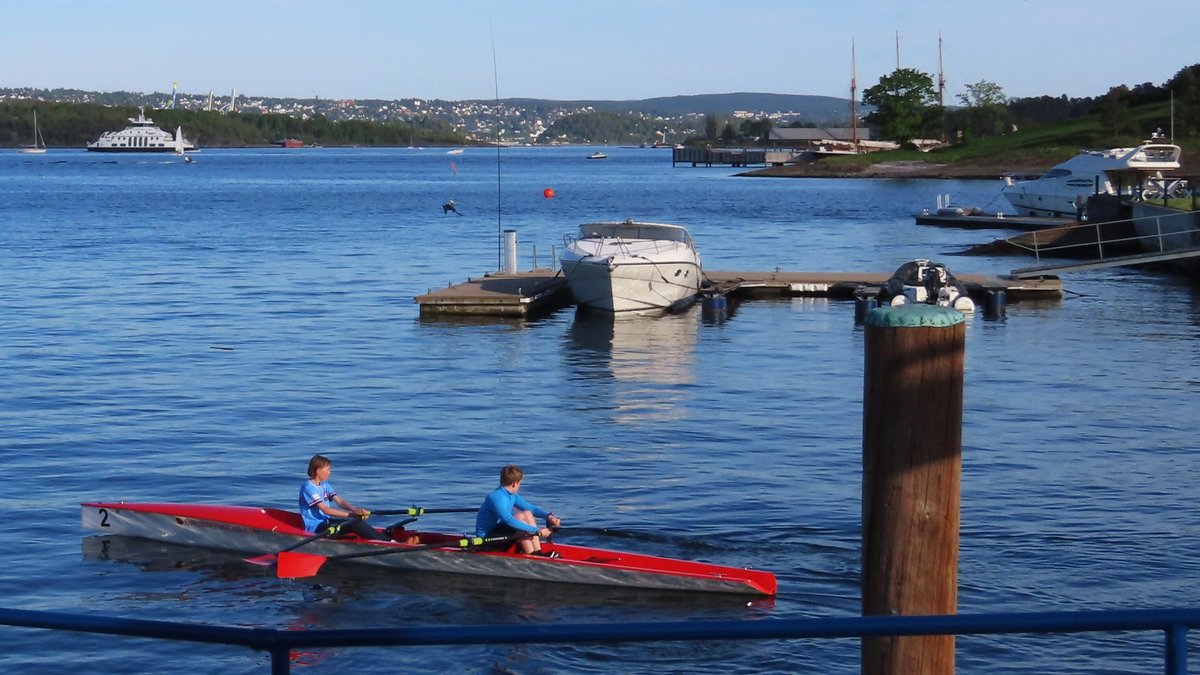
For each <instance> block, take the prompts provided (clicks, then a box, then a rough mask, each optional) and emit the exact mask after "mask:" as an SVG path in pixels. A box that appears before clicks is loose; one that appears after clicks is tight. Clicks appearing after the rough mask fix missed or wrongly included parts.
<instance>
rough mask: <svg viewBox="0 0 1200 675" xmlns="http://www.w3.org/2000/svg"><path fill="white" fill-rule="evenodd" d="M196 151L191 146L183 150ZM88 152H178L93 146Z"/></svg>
mask: <svg viewBox="0 0 1200 675" xmlns="http://www.w3.org/2000/svg"><path fill="white" fill-rule="evenodd" d="M195 149H196V148H195V147H194V146H191V145H189V146H187V147H185V148H184V149H183V151H184V152H192V151H194V150H195ZM87 150H88V152H121V153H138V154H144V153H147V152H156V153H163V152H176V150H175V148H160V147H148V148H119V147H108V146H93V145H89V146H87Z"/></svg>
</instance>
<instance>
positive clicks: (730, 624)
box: [0, 608, 1200, 675]
mask: <svg viewBox="0 0 1200 675" xmlns="http://www.w3.org/2000/svg"><path fill="white" fill-rule="evenodd" d="M0 625H7V626H17V627H22V628H45V629H50V630H62V631H74V632H83V633H99V634H106V635H124V636H130V637H143V638H157V639H163V640H181V641H187V642H203V643H209V644H223V645H230V646H241V647H249V648H250V649H254V650H258V651H265V652H268V653H270V655H271V672H272V673H287V672H290V670H291V662H290V660H289V653H290V651H291V650H292V649H300V648H320V647H327V648H328V647H402V646H404V647H413V646H431V645H471V644H531V643H536V644H553V643H564V642H571V643H585V642H592V643H596V642H666V641H688V640H785V639H786V640H795V639H812V638H862V637H878V636H911V635H988V634H991V635H995V634H1012V633H1095V632H1126V631H1163V633H1164V636H1165V644H1164V649H1163V662H1164V671H1163V672H1165V673H1167V674H1168V675H1185V674H1186V673H1187V633H1188V629H1190V628H1196V627H1200V609H1142V610H1109V611H1089V612H1039V613H1008V614H952V615H945V616H850V617H830V618H816V619H764V620H760V621H673V622H662V623H657V622H656V623H620V624H597V623H586V624H541V625H528V624H522V625H510V626H494V625H488V626H426V627H415V628H366V629H363V628H354V629H335V630H334V629H330V630H304V631H296V630H277V629H273V628H231V627H224V626H207V625H201V624H189V623H176V622H169V621H147V620H143V619H126V618H121V617H111V616H90V615H82V614H66V613H59V612H35V611H28V610H18V609H5V608H0Z"/></svg>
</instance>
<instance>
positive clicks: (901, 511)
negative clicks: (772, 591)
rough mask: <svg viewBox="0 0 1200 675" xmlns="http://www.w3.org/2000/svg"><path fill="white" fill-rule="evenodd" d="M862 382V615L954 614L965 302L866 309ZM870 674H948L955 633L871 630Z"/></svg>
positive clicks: (867, 640) (865, 666)
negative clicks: (898, 634) (900, 633)
mask: <svg viewBox="0 0 1200 675" xmlns="http://www.w3.org/2000/svg"><path fill="white" fill-rule="evenodd" d="M866 323H867V326H866V358H865V364H864V378H863V379H864V384H863V485H862V519H863V523H862V613H863V615H864V616H870V615H880V616H894V615H921V614H954V613H955V611H956V609H957V604H958V530H959V517H960V515H959V514H960V509H959V501H960V496H961V494H962V486H961V483H962V411H963V362H964V356H963V355H964V351H965V350H964V344H965V341H966V324H965V320H964V318H963V315H962V313H961V312H959V311H958V310H954V309H949V308H946V307H936V306H932V305H925V304H912V305H901V306H900V307H893V308H883V309H873V310H871V312H870V313H869V314H868V315H867V322H866ZM861 669H862V672H863V673H864V675H902V674H907V673H922V674H923V675H950V674H952V673H953V672H954V636H953V635H924V636H907V637H896V636H888V637H884V636H877V637H864V638H863V639H862V665H861Z"/></svg>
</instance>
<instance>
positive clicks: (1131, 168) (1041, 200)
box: [1001, 140, 1180, 218]
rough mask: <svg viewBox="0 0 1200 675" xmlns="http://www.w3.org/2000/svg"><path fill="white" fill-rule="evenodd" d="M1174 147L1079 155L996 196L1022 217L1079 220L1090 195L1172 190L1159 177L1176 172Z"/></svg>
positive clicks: (1154, 144)
mask: <svg viewBox="0 0 1200 675" xmlns="http://www.w3.org/2000/svg"><path fill="white" fill-rule="evenodd" d="M1179 155H1180V149H1179V146H1178V145H1172V144H1169V143H1157V142H1154V141H1153V140H1151V141H1147V142H1145V143H1143V144H1142V145H1139V146H1137V147H1135V148H1111V149H1108V150H1084V151H1082V152H1080V153H1079V154H1078V155H1076V156H1075V157H1072V158H1071V159H1069V160H1067V161H1065V162H1063V163H1062V164H1059V165H1058V166H1055V167H1054V168H1053V169H1050V170H1049V171H1047V172H1046V173H1045V174H1043V175H1042V176H1040V177H1038V178H1036V179H1034V180H1024V181H1017V180H1013V179H1012V178H1006V179H1005V186H1004V188H1003V189H1002V190H1001V191H1002V192H1003V193H1004V196H1005V198H1007V199H1008V201H1009V203H1010V204H1012V206H1013V208H1014V209H1016V211H1017V213H1018V214H1020V215H1022V216H1036V217H1050V218H1078V217H1080V216H1081V215H1083V210H1084V207H1085V206H1086V204H1087V198H1088V197H1089V196H1090V195H1093V194H1109V195H1116V194H1120V193H1126V194H1140V193H1142V192H1143V191H1146V190H1149V191H1154V190H1156V189H1157V190H1164V189H1174V186H1175V185H1176V184H1177V183H1175V184H1173V183H1172V182H1171V181H1169V180H1167V181H1164V179H1163V176H1162V172H1163V171H1172V170H1175V169H1178V168H1179Z"/></svg>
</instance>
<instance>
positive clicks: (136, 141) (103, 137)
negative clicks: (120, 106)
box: [87, 108, 196, 154]
mask: <svg viewBox="0 0 1200 675" xmlns="http://www.w3.org/2000/svg"><path fill="white" fill-rule="evenodd" d="M129 122H130V126H127V127H125V128H124V129H122V130H120V131H106V132H104V133H102V134H100V138H98V139H96V140H95V141H93V142H91V143H88V145H87V149H88V150H90V151H92V152H174V153H176V154H183V153H184V152H187V151H190V150H195V149H196V146H195V145H193V144H192V143H191V142H190V141H188V140H187V139H186V138H184V137H183V127H176V128H175V134H174V135H171V133H170V132H167V131H163V130H162V129H160V128H158V127H156V126H154V120H152V119H150V118H149V117H146V115H145V113H144V111H143V109H142V108H138V116H137V117H130V118H129Z"/></svg>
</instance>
